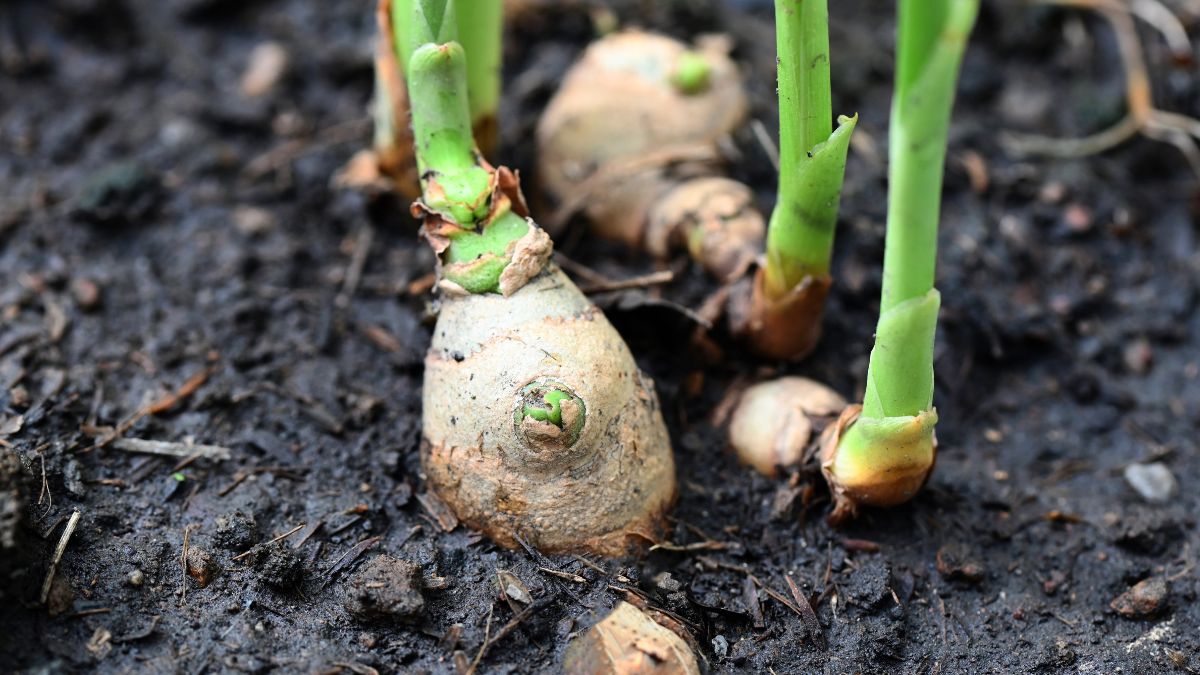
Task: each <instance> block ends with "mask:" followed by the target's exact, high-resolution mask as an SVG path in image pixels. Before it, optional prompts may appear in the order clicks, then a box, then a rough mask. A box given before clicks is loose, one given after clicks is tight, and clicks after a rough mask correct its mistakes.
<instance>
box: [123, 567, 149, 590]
mask: <svg viewBox="0 0 1200 675" xmlns="http://www.w3.org/2000/svg"><path fill="white" fill-rule="evenodd" d="M125 581H126V583H128V584H129V585H130V586H133V587H134V588H137V587H139V586H141V585H142V584H144V583H146V573H145V572H143V571H141V570H134V571H132V572H130V573H129V576H127V577H125Z"/></svg>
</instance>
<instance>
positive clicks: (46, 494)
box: [36, 443, 54, 516]
mask: <svg viewBox="0 0 1200 675" xmlns="http://www.w3.org/2000/svg"><path fill="white" fill-rule="evenodd" d="M49 445H50V444H49V443H43V444H42V445H41V446H39V447H38V448H37V450H36V452H37V455H38V459H40V460H41V461H42V491H41V492H39V493H38V501H37V503H38V505H39V506H40V505H41V503H42V499H43V498H45V499H46V513H49V512H50V509H52V508H54V495H53V494H51V493H50V483H49V482H48V481H47V480H46V455H45V454H44V451H45V449H46V448H47V447H49ZM42 515H43V516H44V515H46V514H45V513H43V514H42Z"/></svg>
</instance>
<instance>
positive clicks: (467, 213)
mask: <svg viewBox="0 0 1200 675" xmlns="http://www.w3.org/2000/svg"><path fill="white" fill-rule="evenodd" d="M405 4H406V3H404V2H397V3H396V4H395V5H393V7H392V9H393V11H395V10H396V7H397V6H403V5H405ZM454 5H455V3H454V0H410V2H408V3H407V7H408V8H409V9H411V10H412V13H411V15H410V16H409V20H408V21H407V22H406V23H404V24H400V23H399V21H401V19H402V17H399V16H395V15H394V16H393V20H394V21H396V22H397V25H396V28H397V33H403V34H404V37H403V38H397V39H396V44H397V45H416V46H414V47H413V48H412V51H411V52H410V53H409V54H408V58H407V59H406V61H407V67H406V69H407V73H406V74H407V77H406V80H407V83H408V93H409V100H410V107H411V110H412V128H413V142H414V145H415V151H416V156H417V168H418V170H419V171H420V174H421V201H422V202H423V204H424V206H425V208H426V209H428V210H429V211H432V212H434V213H436V214H438V215H439V216H440V220H441V222H440V223H437V224H436V225H435V229H436V231H437V233H436V235H434V236H435V237H439V238H440V237H444V238H445V239H446V240H448V241H447V243H446V247H445V249H444V250H443V251H442V253H441V261H442V265H441V267H440V269H441V273H442V277H443V278H444V279H446V280H448V281H451V282H453V283H455V284H457V285H458V286H459V287H461V288H462V289H463V290H465V291H467V292H468V293H496V292H508V291H505V290H504V287H503V286H504V284H503V283H502V277H503V274H504V272H505V270H506V268H507V267H508V265H509V263H511V262H512V260H513V257H514V256H515V255H516V254H517V251H516V248H517V247H518V245H519V244H520V241H521V239H522V238H523V237H525V236H526V235H527V234H529V233H530V229H531V228H532V227H533V226H532V225H531V224H530V222H529V221H528V220H527V219H525V218H523V217H521V216H518V215H517V214H515V213H513V212H512V210H511V205H510V204H508V202H505V201H499V202H495V203H493V188H494V186H495V176H494V175H493V171H492V170H491V169H490V168H487V167H485V165H484V164H483V163H482V162H481V160H480V157H479V152H478V151H477V150H476V147H475V139H474V137H473V135H472V129H471V116H470V112H469V109H468V104H467V98H468V93H467V92H468V86H467V57H466V52H465V50H464V49H463V47H462V45H460V44H459V43H458V42H454V41H453V38H454V34H455V33H456V32H457V26H456V25H455V21H454V11H455V10H454ZM401 26H403V28H401ZM429 225H430V222H429V220H428V219H427V220H426V226H427V227H428V226H429ZM447 225H449V227H447ZM543 236H544V235H543ZM535 239H536V238H535ZM527 247H528V245H527ZM524 253H525V254H526V255H528V254H531V251H528V250H526V251H524ZM545 255H549V248H546V249H545ZM510 283H511V280H510Z"/></svg>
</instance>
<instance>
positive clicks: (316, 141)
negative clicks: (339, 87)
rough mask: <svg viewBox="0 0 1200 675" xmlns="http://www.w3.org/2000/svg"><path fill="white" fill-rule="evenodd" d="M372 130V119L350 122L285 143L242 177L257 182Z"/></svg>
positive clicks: (254, 163)
mask: <svg viewBox="0 0 1200 675" xmlns="http://www.w3.org/2000/svg"><path fill="white" fill-rule="evenodd" d="M370 128H371V120H370V118H360V119H353V120H346V121H344V122H338V123H337V124H333V125H330V126H329V127H326V128H325V129H322V130H320V131H318V132H317V133H316V135H315V136H314V137H313V138H311V139H307V138H305V139H293V140H289V141H285V142H284V143H282V144H280V145H277V146H275V147H274V148H271V149H270V150H268V151H266V152H264V153H263V154H261V155H259V156H257V157H255V158H254V159H252V160H250V162H249V163H247V164H246V168H245V169H243V170H242V176H241V177H242V178H243V179H244V180H255V179H257V178H259V177H261V176H263V175H265V174H267V173H270V172H271V171H275V170H277V169H279V168H280V167H282V166H283V165H284V164H287V163H288V162H290V161H292V160H294V159H297V158H299V157H302V156H304V155H307V154H309V153H312V152H318V151H320V150H324V149H325V148H328V147H332V146H334V145H340V144H342V143H349V142H350V141H353V140H357V139H359V138H361V137H362V136H363V134H365V133H367V131H368V130H369V129H370Z"/></svg>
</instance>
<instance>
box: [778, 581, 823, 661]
mask: <svg viewBox="0 0 1200 675" xmlns="http://www.w3.org/2000/svg"><path fill="white" fill-rule="evenodd" d="M783 578H784V579H786V580H787V585H788V589H789V590H790V591H791V592H792V597H793V598H795V599H796V605H797V606H798V607H799V608H800V620H801V621H802V622H803V623H804V629H805V631H807V632H808V634H809V635H811V636H812V639H813V642H815V643H817V645H818V646H819V647H821V648H822V649H824V648H825V633H824V631H822V630H821V622H820V621H818V620H817V613H816V611H814V610H813V606H812V603H810V602H809V601H808V597H806V596H805V595H804V594H803V593H801V592H800V588H799V587H798V586H796V582H795V581H792V577H791V576H790V575H787V574H785V575H783Z"/></svg>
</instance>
